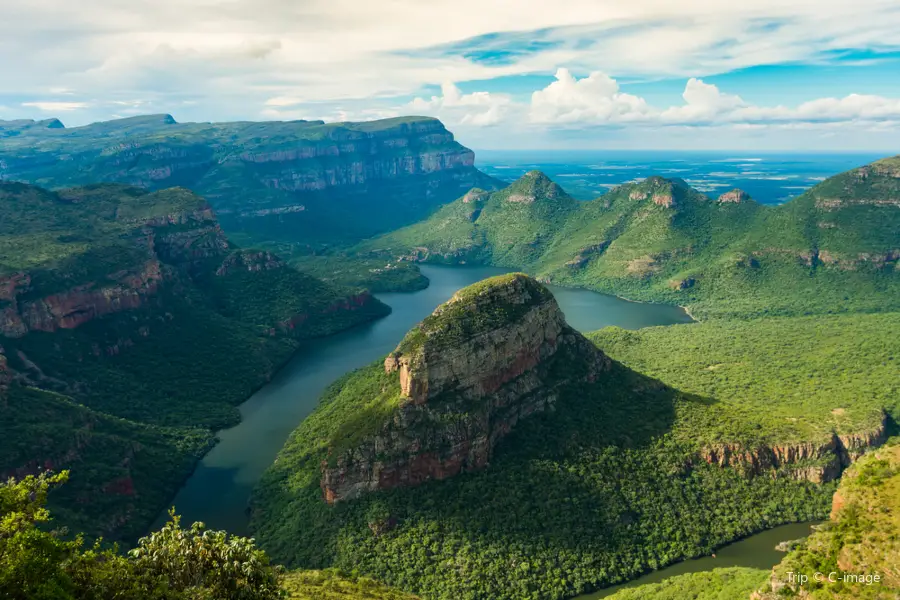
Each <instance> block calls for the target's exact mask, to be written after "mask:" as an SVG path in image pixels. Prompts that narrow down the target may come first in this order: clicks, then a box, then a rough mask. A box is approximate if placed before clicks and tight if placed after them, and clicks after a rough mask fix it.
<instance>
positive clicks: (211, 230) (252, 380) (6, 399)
mask: <svg viewBox="0 0 900 600" xmlns="http://www.w3.org/2000/svg"><path fill="white" fill-rule="evenodd" d="M388 311H389V309H388V308H387V307H386V306H384V305H383V304H381V303H380V302H379V301H378V300H377V299H375V298H374V297H373V296H371V295H370V294H368V293H353V292H351V291H349V290H347V291H345V290H343V289H340V288H334V287H332V286H330V285H328V284H325V283H324V282H322V281H320V280H317V279H315V278H313V277H309V276H307V275H304V274H303V273H300V272H298V271H296V270H294V269H293V268H292V267H290V266H289V265H287V264H285V263H284V262H282V261H281V260H280V259H279V258H278V257H277V256H275V255H274V254H272V253H270V252H267V251H257V250H245V249H238V248H235V247H234V246H233V245H232V244H231V242H230V241H229V239H228V238H227V237H226V236H225V234H224V233H223V231H222V228H221V227H220V225H219V222H218V220H217V219H216V217H215V215H214V214H213V212H212V210H211V209H210V207H209V205H208V204H207V203H206V202H205V201H204V200H203V199H201V198H200V197H199V196H196V195H195V194H193V193H191V192H189V191H187V190H185V189H183V188H176V189H171V190H163V191H160V192H154V193H148V192H146V191H144V190H139V189H135V188H126V187H123V186H117V185H96V186H88V187H85V188H76V189H69V190H63V191H60V192H51V191H48V190H43V189H41V188H36V187H34V186H29V185H24V184H18V183H7V182H0V412H2V413H3V414H2V416H3V418H2V419H0V476H6V475H14V476H16V477H22V476H25V475H28V474H35V473H37V472H39V471H40V470H41V469H54V470H62V469H69V470H71V472H72V479H71V482H70V486H69V489H72V490H73V492H72V495H71V496H66V497H62V496H60V497H59V500H58V502H59V504H60V505H62V506H64V507H65V508H66V509H67V513H66V514H68V515H71V518H73V519H83V520H84V522H80V524H79V527H80V528H82V529H84V530H86V531H88V532H89V533H90V534H91V535H103V536H104V537H106V538H107V539H120V538H121V536H123V535H124V536H134V537H136V536H137V535H139V534H141V533H142V532H144V531H146V527H147V526H148V525H149V524H150V523H149V521H151V520H152V519H153V517H154V516H155V514H156V513H157V512H158V511H159V510H161V509H162V508H163V504H164V503H165V502H167V501H169V500H170V498H171V495H172V494H173V493H174V491H175V489H176V488H177V486H178V485H179V483H180V482H181V481H183V480H184V477H185V476H186V474H187V473H189V472H190V470H191V469H192V468H193V465H194V464H195V463H196V461H197V460H198V459H199V458H200V457H201V456H202V454H203V453H204V452H205V451H206V450H208V448H209V444H210V442H211V440H212V430H215V429H220V428H222V427H226V426H230V425H233V424H235V423H236V422H237V421H238V419H239V414H238V412H237V410H236V408H235V406H236V405H237V404H239V403H240V402H242V401H243V400H245V399H246V398H247V397H248V396H249V395H250V394H252V392H253V391H255V390H256V389H258V388H259V387H260V386H262V385H263V384H265V383H266V381H267V380H268V379H269V378H270V377H271V376H272V374H273V373H274V371H275V370H276V369H277V368H278V367H279V366H280V365H282V364H283V363H284V362H285V361H287V360H288V359H289V358H290V356H291V354H292V353H293V351H294V350H296V348H297V347H298V346H299V341H298V340H299V339H303V338H307V337H312V336H319V335H327V334H330V333H333V332H336V331H338V330H341V329H344V328H346V327H349V326H352V325H354V324H357V323H360V322H363V321H366V320H371V319H372V318H375V317H377V316H381V315H384V314H386V313H387V312H388ZM198 364H199V365H202V368H198ZM147 465H153V468H152V469H151V468H148V467H147ZM68 523H69V522H68V521H67V524H68Z"/></svg>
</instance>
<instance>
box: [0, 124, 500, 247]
mask: <svg viewBox="0 0 900 600" xmlns="http://www.w3.org/2000/svg"><path fill="white" fill-rule="evenodd" d="M161 136H164V137H165V141H163V142H161V141H160V138H161ZM61 157H65V160H60V158H61ZM474 160H475V157H474V153H473V152H472V151H471V150H469V149H468V148H465V147H463V146H462V145H460V144H459V143H458V142H456V141H455V139H454V137H453V134H452V133H450V132H449V131H447V129H446V128H445V127H444V126H443V124H441V122H440V121H437V120H436V119H430V118H424V117H411V118H404V119H387V120H383V121H375V122H369V123H341V124H328V125H326V124H324V123H322V122H318V121H317V122H306V121H295V122H287V123H279V122H270V123H215V124H195V123H185V124H179V123H176V122H175V121H174V119H172V118H171V117H167V118H151V117H144V118H140V119H122V120H119V121H111V122H107V123H97V124H94V125H89V126H86V127H78V128H73V129H58V128H57V129H50V128H46V127H29V128H23V129H22V130H21V131H18V133H17V135H16V136H15V137H14V138H12V137H10V138H7V139H5V140H4V141H3V142H2V143H0V177H2V178H6V179H18V180H22V181H37V180H40V181H41V182H43V183H50V184H63V183H65V184H70V183H72V182H74V183H94V182H119V183H128V184H132V185H137V186H141V187H145V188H150V189H161V188H166V187H171V186H185V187H189V188H190V189H192V190H194V191H196V192H198V193H200V194H203V195H204V196H206V197H207V198H209V199H210V201H211V202H212V203H213V206H214V207H215V209H216V212H217V213H218V214H219V215H220V216H221V217H223V218H224V219H225V220H226V224H227V225H228V226H229V227H232V226H233V227H239V228H241V229H244V230H247V229H248V228H249V230H251V231H257V232H260V231H266V232H267V235H271V233H272V232H273V230H278V231H279V232H280V233H281V234H282V235H284V236H285V237H291V238H298V239H299V238H302V239H303V241H304V242H307V243H308V242H309V241H310V238H320V239H323V240H326V239H332V238H334V237H347V236H350V237H352V236H360V237H364V236H367V235H371V234H373V233H376V232H380V231H384V230H386V229H392V228H396V227H398V226H401V225H404V224H407V223H411V222H413V221H415V220H417V219H419V218H422V217H424V216H425V215H426V214H428V212H429V211H430V210H431V209H432V208H434V207H436V206H439V205H440V204H442V203H443V202H447V201H449V200H451V199H453V198H455V197H457V196H459V195H460V194H461V193H463V192H465V191H466V190H468V189H470V188H472V187H474V186H477V185H481V186H482V187H496V182H494V180H492V179H491V178H489V177H487V176H485V175H484V174H482V173H481V172H480V171H478V170H477V169H476V168H475V167H474ZM298 228H299V229H298ZM342 229H343V230H344V233H343V234H342ZM292 230H293V233H291V231H292Z"/></svg>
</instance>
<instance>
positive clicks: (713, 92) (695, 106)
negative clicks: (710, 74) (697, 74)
mask: <svg viewBox="0 0 900 600" xmlns="http://www.w3.org/2000/svg"><path fill="white" fill-rule="evenodd" d="M681 97H682V98H684V102H685V103H684V105H683V106H673V107H670V108H668V109H666V110H665V111H663V113H662V114H661V115H660V116H661V119H662V120H663V121H664V122H671V123H698V122H704V121H714V120H716V119H717V118H718V117H719V116H721V115H722V114H725V113H733V112H734V111H737V110H738V109H741V108H743V107H745V106H746V103H745V102H744V101H743V100H741V98H740V96H735V95H732V94H723V93H722V92H720V91H719V88H718V87H716V86H715V85H712V84H709V83H704V82H703V81H702V80H701V79H696V78H694V77H691V78H690V79H688V82H687V85H685V88H684V93H683V94H682V95H681Z"/></svg>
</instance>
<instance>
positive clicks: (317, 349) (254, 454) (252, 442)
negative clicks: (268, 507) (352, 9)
mask: <svg viewBox="0 0 900 600" xmlns="http://www.w3.org/2000/svg"><path fill="white" fill-rule="evenodd" d="M422 271H423V273H424V274H425V275H426V276H427V277H428V279H429V282H430V283H429V286H428V288H426V289H425V290H422V291H419V292H414V293H384V294H378V295H377V297H378V298H379V299H380V300H381V301H382V302H384V303H385V304H387V305H388V306H391V307H392V309H393V310H392V312H391V314H390V315H388V316H386V317H384V318H382V319H379V320H377V321H374V322H372V323H369V324H365V325H360V326H359V327H356V328H354V329H352V330H350V331H345V332H342V333H338V334H336V335H333V336H330V337H328V338H325V339H321V340H316V341H315V342H314V343H313V344H311V345H308V346H307V347H305V348H303V349H301V350H300V351H299V352H298V354H297V355H296V356H295V357H294V358H293V359H292V360H291V362H290V363H288V364H287V365H286V366H285V367H284V368H283V369H282V370H281V371H280V372H279V373H277V374H276V375H275V377H274V378H273V379H272V381H271V382H270V383H268V384H267V385H266V386H265V387H263V388H262V389H260V390H259V391H258V392H257V393H256V394H254V395H253V396H252V397H251V398H250V399H249V400H247V402H245V403H244V404H242V405H241V406H240V407H239V408H240V411H241V422H240V424H238V425H237V426H235V427H232V428H229V429H225V430H222V431H220V432H219V433H218V438H219V442H218V443H217V444H216V446H215V447H213V448H212V450H210V452H209V453H208V454H206V456H204V458H203V459H202V460H201V462H200V464H199V465H198V467H197V469H196V471H195V472H194V474H193V475H192V476H191V477H190V479H188V480H187V483H186V484H185V486H184V487H183V488H182V489H181V490H180V491H179V492H178V494H177V495H176V496H175V498H174V500H173V501H172V503H173V504H174V505H175V506H176V507H177V508H178V511H179V512H180V513H181V514H183V515H184V517H185V519H186V520H190V521H193V520H203V521H204V522H206V523H209V524H210V525H211V526H213V527H219V528H225V529H227V530H229V531H234V532H237V533H247V532H248V528H247V513H246V508H247V503H248V500H249V498H250V493H251V491H252V489H253V487H254V485H255V484H256V482H257V481H258V479H259V477H260V476H261V475H262V473H263V471H264V470H265V469H266V468H267V467H269V465H270V464H271V463H272V461H273V460H274V458H275V456H276V455H277V453H278V451H279V450H280V449H281V447H282V446H283V445H284V442H285V440H286V439H287V437H288V435H289V434H290V432H291V431H292V430H293V429H294V428H295V427H296V426H297V425H298V424H299V423H300V422H301V421H302V420H303V419H304V418H305V417H306V416H307V415H308V414H309V413H310V412H311V411H312V410H313V409H314V408H315V406H316V404H317V403H318V401H319V397H320V395H321V393H322V391H324V390H325V389H326V387H327V386H328V385H329V384H331V383H332V382H333V381H335V380H337V379H339V378H340V377H341V376H343V375H345V374H347V373H349V372H351V371H353V370H354V369H358V368H361V367H363V366H365V365H367V364H370V363H371V362H372V361H373V360H376V359H378V358H379V357H383V356H385V355H386V354H388V352H390V351H391V350H393V349H394V347H396V345H397V344H398V343H399V342H400V340H401V339H402V338H403V336H404V334H405V333H406V332H407V331H408V330H409V329H410V328H412V327H413V326H414V325H415V324H416V323H417V322H418V321H420V320H422V319H423V318H425V317H426V316H428V315H429V314H430V313H431V311H432V310H433V309H434V307H435V306H437V305H439V304H441V303H442V302H444V301H445V300H447V299H449V298H450V296H452V295H453V294H454V293H455V292H456V291H457V290H459V289H461V288H463V287H466V286H467V285H470V284H473V283H476V282H477V281H480V280H482V279H484V278H486V277H490V276H494V275H499V274H502V273H505V272H508V270H506V269H502V268H496V267H442V266H431V265H425V266H423V267H422ZM551 289H552V290H553V293H554V295H555V296H556V298H557V300H558V301H559V304H560V307H561V308H562V310H563V312H564V313H565V314H566V319H567V321H569V322H570V323H571V324H572V325H573V326H574V327H575V328H576V329H578V330H580V331H593V330H596V329H599V328H602V327H606V326H609V325H617V326H620V327H625V328H638V327H646V326H651V325H669V324H674V323H686V322H689V321H690V320H691V319H690V317H688V316H687V315H686V314H685V313H684V312H683V311H682V310H681V309H679V308H677V307H672V306H665V305H655V304H641V303H634V302H627V301H625V300H621V299H619V298H615V297H612V296H605V295H603V294H597V293H595V292H588V291H585V290H576V289H568V288H558V287H551ZM164 519H165V514H161V515H159V517H158V518H157V522H156V523H157V524H159V523H161V522H162V521H163V520H164Z"/></svg>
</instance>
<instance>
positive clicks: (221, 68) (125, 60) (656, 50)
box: [0, 0, 900, 121]
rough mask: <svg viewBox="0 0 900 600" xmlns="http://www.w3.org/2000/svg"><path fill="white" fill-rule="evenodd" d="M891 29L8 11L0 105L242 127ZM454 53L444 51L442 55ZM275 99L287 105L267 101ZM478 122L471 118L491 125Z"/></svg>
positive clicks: (814, 10) (200, 4) (817, 49)
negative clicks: (452, 87)
mask: <svg viewBox="0 0 900 600" xmlns="http://www.w3.org/2000/svg"><path fill="white" fill-rule="evenodd" d="M7 4H9V6H6V5H7ZM46 15H53V19H52V22H51V21H48V20H47V18H46ZM898 31H900V6H898V4H897V2H896V0H856V1H855V2H852V3H848V2H846V1H844V0H792V1H791V2H784V1H783V0H756V1H754V2H752V3H740V2H732V3H725V2H712V0H683V1H682V2H677V3H673V2H670V1H669V0H630V1H629V2H621V1H620V0H552V1H551V0H534V1H532V2H529V3H528V7H527V10H526V9H523V8H521V7H520V6H518V5H516V4H514V3H513V4H511V3H508V2H484V0H431V1H430V2H425V3H423V2H420V1H419V0H391V1H390V2H388V1H386V0H371V1H370V2H359V0H304V2H296V1H293V0H195V1H193V2H184V1H183V0H156V1H155V2H152V3H148V2H131V3H122V2H119V1H118V0H80V1H79V2H71V1H68V0H34V1H33V2H6V3H4V7H3V19H2V20H0V55H2V56H6V57H16V59H15V60H4V61H2V62H0V101H3V102H5V103H9V102H10V100H9V99H8V97H13V96H14V97H16V98H22V97H23V96H24V97H25V98H31V97H36V96H38V95H40V94H44V93H47V90H48V89H51V88H65V89H74V90H91V94H92V95H93V96H96V97H97V98H98V99H99V101H100V102H98V103H97V104H96V105H94V106H93V107H92V111H93V112H88V111H86V112H85V113H84V117H81V116H80V115H79V118H83V119H93V118H99V117H105V116H108V114H107V113H104V112H102V111H105V110H107V109H106V108H103V107H104V106H107V105H105V104H104V102H105V101H110V100H122V99H127V98H129V97H141V98H147V99H148V100H152V101H154V102H155V103H156V105H157V106H158V107H159V109H160V110H166V109H168V108H171V107H173V106H179V105H181V103H182V102H183V101H184V100H185V99H191V100H196V101H197V105H196V106H197V109H196V112H195V113H191V115H194V114H196V115H197V116H199V117H202V118H203V119H204V120H209V119H229V118H230V119H235V118H254V117H257V116H258V114H259V111H262V110H266V109H267V108H271V107H272V106H275V107H278V106H301V105H309V104H314V103H321V102H331V103H335V104H336V103H340V102H342V101H345V100H351V99H359V100H362V99H368V100H371V99H378V98H385V97H390V96H400V95H403V96H413V95H415V94H421V89H422V87H423V86H425V85H433V84H435V83H439V82H442V81H455V82H460V81H477V80H490V79H493V78H495V77H501V76H511V75H523V74H535V73H540V74H546V73H551V72H553V70H554V69H555V68H556V66H557V65H561V64H565V65H567V66H568V67H569V68H570V69H572V71H574V72H579V73H582V72H583V73H590V72H593V71H596V70H600V71H602V72H605V73H615V74H617V75H619V76H652V77H685V78H686V77H689V76H697V77H704V76H710V75H712V74H716V73H721V72H725V71H729V70H733V69H738V68H743V67H749V66H754V65H765V64H779V63H784V62H798V61H799V62H803V61H806V62H809V61H820V60H822V59H823V57H824V56H826V55H827V53H828V52H830V51H836V50H844V49H848V48H868V49H878V50H891V49H895V50H896V49H900V36H898V33H897V32H898ZM486 34H492V35H493V36H494V37H493V38H490V39H493V40H494V42H492V43H494V45H495V46H497V47H500V48H501V49H503V47H504V44H506V43H507V41H510V47H512V46H513V44H512V41H511V40H516V43H521V40H522V39H524V38H527V37H529V36H530V37H531V38H532V39H534V40H538V41H540V42H541V43H542V44H544V45H542V46H540V47H537V48H532V49H529V50H528V51H526V52H522V53H520V54H514V56H513V57H512V58H510V59H509V60H505V61H494V62H491V61H483V62H479V61H478V60H476V59H475V58H473V55H472V54H471V53H469V52H467V51H465V50H466V49H467V48H468V47H469V46H473V47H475V49H476V50H477V49H478V47H479V45H484V44H488V43H491V42H489V41H485V40H483V39H482V40H479V39H477V38H476V36H484V35H486ZM473 38H474V39H473ZM464 40H468V41H467V42H465V43H464V44H462V49H460V50H459V51H457V52H447V51H446V49H445V48H441V47H440V46H441V45H447V44H457V45H458V44H460V42H461V41H464ZM512 49H513V50H515V49H516V48H515V47H512ZM476 54H477V53H476ZM279 98H280V99H291V100H292V103H291V104H277V103H276V104H270V103H269V102H270V101H272V100H273V99H279ZM404 101H405V100H404ZM16 102H18V100H16ZM617 106H618V105H617V104H615V103H613V106H611V107H610V109H611V110H613V111H615V110H617V108H616V107H617ZM572 110H574V111H576V112H577V109H576V108H573V109H572ZM489 112H490V110H489V109H488V110H487V111H484V112H481V113H473V114H475V116H472V117H470V119H484V120H487V121H493V120H496V119H497V118H501V117H498V116H494V115H498V114H500V112H502V111H500V109H496V110H495V112H494V113H493V115H491V116H487V113H489ZM570 113H572V111H570ZM573 114H574V113H573ZM612 114H614V112H613V113H611V115H612ZM558 116H559V115H556V114H555V113H551V115H550V118H557V117H558ZM570 118H574V117H570ZM616 118H618V117H616Z"/></svg>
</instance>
